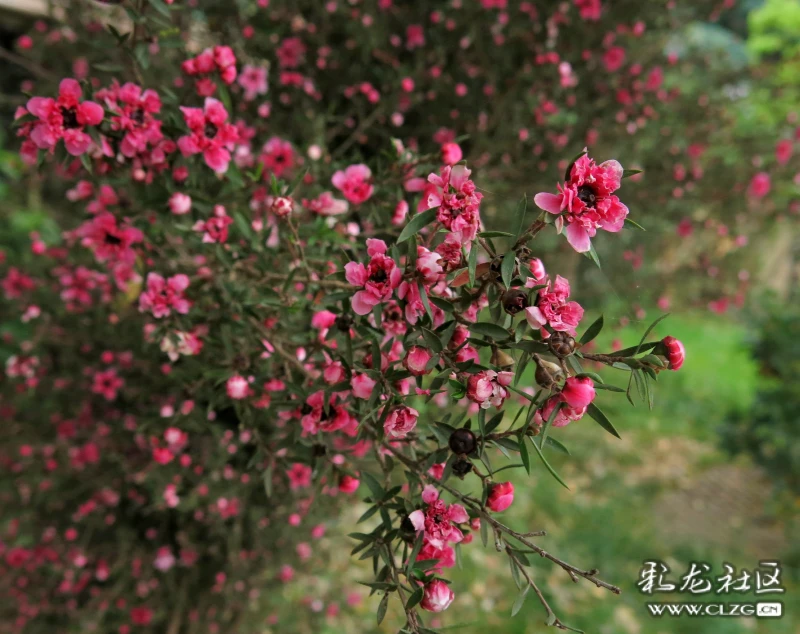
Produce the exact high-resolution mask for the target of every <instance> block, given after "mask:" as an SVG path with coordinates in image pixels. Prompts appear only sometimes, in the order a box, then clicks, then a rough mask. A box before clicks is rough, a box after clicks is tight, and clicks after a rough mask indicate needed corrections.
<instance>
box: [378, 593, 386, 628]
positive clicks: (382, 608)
mask: <svg viewBox="0 0 800 634" xmlns="http://www.w3.org/2000/svg"><path fill="white" fill-rule="evenodd" d="M388 607H389V594H388V593H387V594H384V595H383V598H382V599H381V602H380V603H379V604H378V613H377V615H376V618H377V620H378V625H380V624H381V623H382V622H383V617H385V616H386V608H388Z"/></svg>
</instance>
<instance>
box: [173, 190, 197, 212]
mask: <svg viewBox="0 0 800 634" xmlns="http://www.w3.org/2000/svg"><path fill="white" fill-rule="evenodd" d="M169 210H170V211H171V212H172V213H174V214H175V215H176V216H182V215H183V214H188V213H189V212H190V211H191V210H192V198H191V196H188V195H186V194H182V193H181V192H175V193H174V194H172V196H170V197H169Z"/></svg>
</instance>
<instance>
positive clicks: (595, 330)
mask: <svg viewBox="0 0 800 634" xmlns="http://www.w3.org/2000/svg"><path fill="white" fill-rule="evenodd" d="M602 329H603V316H602V315H600V317H598V318H597V319H596V320H595V321H594V323H592V325H591V326H589V327H588V328H587V329H586V332H585V333H583V337H581V340H580V343H581V345H584V346H585V345H586V344H587V343H589V342H590V341H592V340H593V339H594V338H595V337H597V335H599V334H600V331H601V330H602Z"/></svg>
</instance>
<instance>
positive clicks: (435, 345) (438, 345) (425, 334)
mask: <svg viewBox="0 0 800 634" xmlns="http://www.w3.org/2000/svg"><path fill="white" fill-rule="evenodd" d="M422 338H423V339H425V343H426V344H427V345H428V347H429V348H430V349H431V350H432V351H433V352H435V353H436V354H439V353H440V352H441V351H442V350H444V346H442V342H441V341H440V340H439V337H437V336H436V334H435V333H434V332H432V331H430V330H428V329H427V328H422Z"/></svg>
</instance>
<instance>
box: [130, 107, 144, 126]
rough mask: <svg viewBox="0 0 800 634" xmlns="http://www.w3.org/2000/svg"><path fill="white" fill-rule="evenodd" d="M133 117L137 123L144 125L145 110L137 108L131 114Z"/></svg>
mask: <svg viewBox="0 0 800 634" xmlns="http://www.w3.org/2000/svg"><path fill="white" fill-rule="evenodd" d="M131 119H133V120H134V121H135V122H136V123H137V124H139V125H142V124H143V123H144V110H142V109H141V108H136V110H134V111H133V114H132V115H131Z"/></svg>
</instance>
